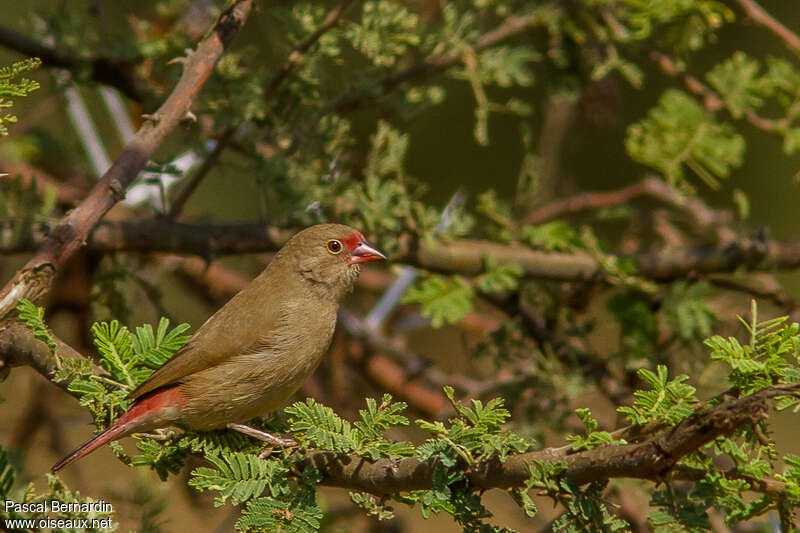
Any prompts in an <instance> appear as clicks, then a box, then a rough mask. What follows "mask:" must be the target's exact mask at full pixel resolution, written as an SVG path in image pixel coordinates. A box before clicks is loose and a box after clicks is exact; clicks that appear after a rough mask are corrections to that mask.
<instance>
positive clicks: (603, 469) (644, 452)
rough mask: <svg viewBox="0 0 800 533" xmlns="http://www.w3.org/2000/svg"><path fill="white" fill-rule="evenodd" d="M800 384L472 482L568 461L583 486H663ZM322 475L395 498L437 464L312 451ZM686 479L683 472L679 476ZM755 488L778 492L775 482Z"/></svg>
mask: <svg viewBox="0 0 800 533" xmlns="http://www.w3.org/2000/svg"><path fill="white" fill-rule="evenodd" d="M799 389H800V386H798V385H794V386H791V387H787V386H775V387H768V388H766V389H763V390H761V391H759V392H757V393H755V394H752V395H750V396H746V397H744V398H729V399H727V400H725V401H723V402H722V403H721V404H718V405H716V406H714V407H711V408H709V409H707V410H705V411H703V412H700V413H695V414H693V415H691V416H690V417H689V418H687V419H685V420H684V421H683V422H681V423H679V424H678V425H677V426H675V427H673V428H671V429H668V430H665V431H663V432H661V433H658V434H656V435H654V436H652V437H651V438H649V439H648V440H645V441H643V442H641V443H637V444H627V445H621V446H613V445H606V446H600V447H597V448H593V449H591V450H586V451H583V452H579V453H573V454H568V453H567V452H568V450H569V448H555V449H553V448H548V449H545V450H540V451H536V452H528V453H523V454H518V455H513V456H509V457H508V458H507V459H506V461H505V462H502V463H501V462H500V461H499V460H491V461H489V462H485V463H481V464H478V465H476V466H475V467H473V468H471V469H470V471H469V474H468V476H469V480H470V482H471V483H472V485H473V486H475V487H478V488H481V489H489V488H510V487H515V486H521V485H524V483H525V481H527V479H528V472H527V466H529V465H532V464H533V463H534V462H535V461H544V462H553V461H558V462H563V463H564V464H565V465H566V470H565V471H564V473H563V476H564V477H565V478H567V479H569V480H570V481H572V482H574V483H578V484H583V483H589V482H591V481H597V480H603V479H609V478H636V479H646V480H650V481H655V482H661V481H663V480H665V479H668V478H669V477H670V476H671V473H672V470H673V468H675V466H676V465H677V463H678V461H680V460H681V458H682V457H683V456H685V455H686V454H687V453H689V452H691V451H694V450H697V449H699V448H702V447H703V446H705V445H706V444H708V443H709V442H711V441H712V440H713V439H715V438H716V437H718V436H720V435H724V434H727V433H730V432H732V431H734V430H736V429H738V428H740V427H742V426H745V425H747V424H753V423H756V422H758V421H759V420H760V419H762V418H763V417H764V416H766V413H767V410H768V401H769V400H770V399H772V398H774V397H775V396H780V395H785V394H797V392H798V390H799ZM305 461H306V462H307V463H308V464H312V465H314V466H315V467H316V468H317V469H318V470H319V471H320V473H321V474H322V476H323V481H322V484H323V485H328V486H333V487H342V488H346V489H350V490H359V491H365V492H370V493H374V494H390V493H394V492H404V491H410V490H424V489H430V488H431V487H432V486H433V472H434V468H435V464H434V463H433V462H431V461H427V462H421V461H419V460H417V459H415V458H403V459H397V460H395V459H379V460H377V461H374V462H370V461H367V460H366V459H363V458H360V457H357V456H353V455H341V454H340V455H337V454H335V453H331V452H311V453H310V454H309V456H308V458H307V459H306V460H305ZM681 475H686V473H685V472H683V469H681V468H679V469H678V470H677V471H676V477H678V478H680V476H681ZM753 488H754V489H755V490H758V489H759V488H764V489H765V490H775V489H779V487H778V486H776V485H774V484H767V485H765V486H764V487H759V486H754V487H753Z"/></svg>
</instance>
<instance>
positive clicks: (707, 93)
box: [650, 51, 785, 132]
mask: <svg viewBox="0 0 800 533" xmlns="http://www.w3.org/2000/svg"><path fill="white" fill-rule="evenodd" d="M650 59H651V60H652V61H653V62H655V64H656V65H658V66H659V68H660V69H661V71H662V72H664V74H666V75H667V76H669V77H670V78H672V79H675V80H678V81H680V82H681V83H683V85H684V86H685V87H686V88H687V89H688V90H689V92H691V93H692V94H694V95H695V96H697V97H698V98H700V99H702V101H703V106H704V107H705V108H706V109H707V110H709V111H710V112H712V113H714V112H716V111H719V110H720V109H723V108H724V107H725V102H723V100H722V98H720V97H719V95H718V94H717V93H715V92H714V91H713V90H711V89H710V88H709V87H708V86H707V85H705V84H704V83H703V82H701V81H700V80H698V79H697V78H695V77H693V76H690V75H689V74H686V73H685V72H683V71H681V70H680V68H679V67H678V66H677V65H676V64H675V63H674V62H673V61H672V60H671V59H670V58H669V57H667V56H665V55H664V54H662V53H660V52H655V51H654V52H650ZM744 118H745V119H746V120H747V122H749V123H750V125H752V126H754V127H756V128H758V129H760V130H763V131H766V132H773V131H779V130H780V129H781V126H782V124H781V121H777V120H770V119H767V118H763V117H761V116H759V115H758V114H756V112H755V111H753V110H752V109H748V110H747V112H746V113H745V115H744ZM783 122H785V119H783Z"/></svg>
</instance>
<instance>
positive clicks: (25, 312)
mask: <svg viewBox="0 0 800 533" xmlns="http://www.w3.org/2000/svg"><path fill="white" fill-rule="evenodd" d="M17 313H18V314H19V319H20V320H21V321H22V322H23V323H24V324H25V325H26V326H28V329H30V330H31V331H32V332H33V336H34V337H36V338H37V339H39V340H40V341H42V342H44V343H45V344H47V347H48V348H50V352H51V353H55V352H56V341H55V340H53V336H52V335H50V332H49V331H48V330H47V325H46V324H45V323H44V307H37V306H35V305H34V304H33V302H31V301H30V300H28V299H26V298H20V299H19V303H18V304H17Z"/></svg>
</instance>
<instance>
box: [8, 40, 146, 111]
mask: <svg viewBox="0 0 800 533" xmlns="http://www.w3.org/2000/svg"><path fill="white" fill-rule="evenodd" d="M0 46H3V47H5V48H8V49H9V50H14V51H15V52H18V53H20V54H22V55H25V56H28V57H38V58H39V59H41V60H42V64H43V65H44V66H46V67H53V68H65V69H68V70H76V69H78V68H80V67H81V66H83V65H87V66H88V67H89V77H90V78H91V79H92V80H94V81H96V82H98V83H104V84H106V85H110V86H112V87H115V88H116V89H118V90H119V91H120V92H121V93H122V94H124V95H125V96H127V97H128V98H130V99H132V100H135V101H137V102H145V101H148V100H149V99H151V98H152V94H151V93H150V91H148V90H146V89H145V88H144V87H143V86H142V84H141V83H140V82H139V81H138V77H137V76H136V73H135V72H134V70H133V65H134V61H132V60H129V59H123V58H115V57H89V58H84V57H80V56H78V55H77V54H74V53H72V52H68V51H64V50H59V49H57V48H54V47H51V46H47V45H44V44H42V43H40V42H39V41H37V40H35V39H32V38H30V37H28V36H27V35H23V34H22V33H19V32H17V31H15V30H12V29H11V28H9V27H7V26H0Z"/></svg>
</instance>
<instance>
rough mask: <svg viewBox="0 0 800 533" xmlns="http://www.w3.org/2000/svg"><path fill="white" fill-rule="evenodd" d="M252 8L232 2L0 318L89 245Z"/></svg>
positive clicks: (2, 303) (7, 297)
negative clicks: (156, 107) (96, 226)
mask: <svg viewBox="0 0 800 533" xmlns="http://www.w3.org/2000/svg"><path fill="white" fill-rule="evenodd" d="M251 7H252V0H238V1H236V2H234V3H233V5H232V6H231V7H230V8H229V9H228V10H226V11H225V12H224V13H223V14H222V16H221V17H220V19H219V20H218V21H217V23H216V25H215V26H214V28H213V30H212V31H211V32H209V35H208V36H207V37H206V38H205V39H203V41H201V42H200V44H199V45H198V46H197V49H196V50H195V51H194V52H191V53H190V54H189V56H188V57H186V58H185V59H184V60H183V63H184V65H183V67H184V68H183V75H182V76H181V78H180V79H179V80H178V83H177V85H176V86H175V88H174V89H173V91H172V93H171V94H170V95H169V97H168V98H167V100H166V102H164V104H163V105H162V106H161V107H160V108H159V109H158V111H156V113H155V114H154V115H152V116H151V117H150V119H149V120H147V121H146V122H145V123H144V125H142V127H141V128H140V129H139V131H138V132H137V133H136V137H135V138H134V139H133V140H132V141H131V142H130V143H129V144H128V146H126V147H125V150H124V151H123V152H122V154H121V155H120V156H119V157H118V158H117V160H116V161H115V162H114V164H113V165H112V166H111V168H110V169H109V170H108V171H107V172H106V173H105V175H104V176H103V178H102V179H101V180H100V181H99V182H98V183H97V185H96V186H95V187H94V188H93V189H92V190H91V192H90V193H89V195H88V196H87V197H86V199H85V200H84V201H83V202H81V204H80V205H78V207H76V208H75V209H74V210H73V211H71V212H70V213H69V214H67V215H66V216H65V217H64V218H62V219H61V221H60V222H59V223H58V224H57V225H56V227H55V228H53V231H52V232H51V233H50V235H49V236H48V237H47V239H46V240H45V241H44V243H43V244H42V246H41V248H40V249H39V251H38V252H37V253H36V254H35V255H34V256H33V257H32V258H31V259H30V260H29V261H28V262H27V263H26V264H25V266H24V267H22V269H20V270H19V271H18V272H17V273H16V274H15V276H14V278H12V280H11V281H10V282H8V283H7V284H6V286H5V287H4V288H3V290H2V291H0V317H3V316H5V315H6V314H7V313H8V312H9V311H10V310H11V309H13V308H14V307H15V306H16V304H17V300H18V299H19V298H22V297H27V298H29V299H32V300H35V299H37V298H38V297H40V296H41V295H43V294H44V293H46V292H47V291H48V290H49V288H50V284H51V283H52V280H53V276H54V275H55V272H56V271H57V270H58V269H59V268H60V267H61V266H62V265H63V264H64V262H65V261H66V260H67V259H68V258H69V257H70V256H71V255H72V254H73V253H75V251H76V250H78V249H79V248H80V247H82V246H83V245H84V244H85V242H86V238H87V237H88V235H89V233H90V231H91V230H92V228H94V227H95V225H96V224H97V223H98V222H99V221H100V218H101V217H102V216H103V215H104V214H105V213H106V212H107V211H108V210H109V209H111V207H112V206H113V205H114V204H115V203H117V202H118V201H119V200H120V199H122V198H123V197H124V195H125V189H126V188H127V187H128V185H130V183H131V182H132V181H133V180H134V178H135V177H136V175H137V174H138V172H139V171H140V170H141V169H142V168H143V167H144V165H145V163H146V162H147V160H148V158H149V157H150V156H151V155H152V154H153V152H154V151H155V150H156V148H158V146H159V145H160V144H161V142H162V141H163V140H164V138H165V137H166V136H167V134H168V133H170V132H171V131H172V130H173V129H174V128H175V126H177V125H178V123H179V122H180V121H181V119H182V118H183V117H184V116H185V115H186V113H187V112H188V111H189V109H190V108H191V106H192V103H193V102H194V100H195V98H196V96H197V93H198V92H199V91H200V88H201V87H202V86H203V85H204V84H205V82H206V80H207V79H208V77H209V76H210V75H211V72H212V71H213V69H214V66H215V65H216V63H217V61H218V60H219V58H220V57H221V56H222V54H223V53H224V51H225V49H226V48H227V46H228V44H229V43H230V41H231V39H232V38H233V36H234V34H235V33H236V32H237V31H238V30H239V28H240V27H241V26H242V25H243V24H244V21H245V20H246V18H247V15H248V14H249V12H250V8H251Z"/></svg>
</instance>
